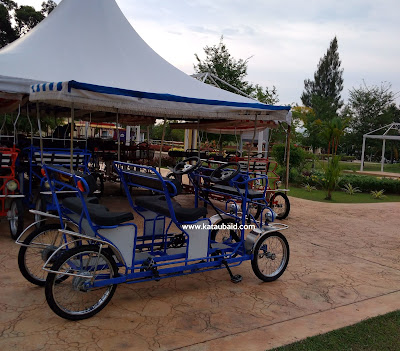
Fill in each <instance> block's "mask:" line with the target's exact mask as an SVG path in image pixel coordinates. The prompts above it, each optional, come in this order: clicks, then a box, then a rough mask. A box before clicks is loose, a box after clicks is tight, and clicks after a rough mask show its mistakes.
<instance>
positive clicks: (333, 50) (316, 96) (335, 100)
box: [301, 37, 343, 120]
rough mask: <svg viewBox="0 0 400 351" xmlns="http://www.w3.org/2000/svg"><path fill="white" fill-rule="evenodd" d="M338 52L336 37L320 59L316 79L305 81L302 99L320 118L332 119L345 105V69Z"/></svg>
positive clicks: (315, 74)
mask: <svg viewBox="0 0 400 351" xmlns="http://www.w3.org/2000/svg"><path fill="white" fill-rule="evenodd" d="M340 65H341V61H340V59H339V53H338V43H337V39H336V37H334V38H333V40H332V41H331V43H330V45H329V48H328V50H327V52H326V54H325V55H324V56H323V57H322V58H321V59H320V61H319V64H318V68H317V71H316V72H315V73H314V80H310V79H306V80H305V81H304V91H303V94H302V95H301V101H302V102H303V104H304V105H305V106H307V107H311V108H313V109H314V111H315V114H316V116H317V118H318V119H320V120H330V119H332V118H334V117H335V116H336V115H337V111H338V110H339V109H340V108H341V107H342V106H343V100H342V99H341V96H340V94H341V92H342V90H343V69H341V68H340Z"/></svg>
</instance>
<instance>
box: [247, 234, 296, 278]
mask: <svg viewBox="0 0 400 351" xmlns="http://www.w3.org/2000/svg"><path fill="white" fill-rule="evenodd" d="M289 253H290V251H289V244H288V242H287V240H286V238H285V237H284V236H283V235H282V234H281V233H279V232H274V233H270V234H268V233H267V234H264V235H262V236H261V237H260V238H259V239H258V241H257V243H256V245H255V247H254V251H253V259H252V260H251V267H252V268H253V272H254V274H255V275H256V276H257V277H258V278H259V279H261V280H263V281H264V282H272V281H274V280H276V279H278V278H279V277H280V276H281V275H282V274H283V272H284V271H285V270H286V267H287V265H288V263H289Z"/></svg>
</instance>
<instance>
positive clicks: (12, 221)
mask: <svg viewBox="0 0 400 351" xmlns="http://www.w3.org/2000/svg"><path fill="white" fill-rule="evenodd" d="M9 213H10V215H9V218H8V219H9V220H8V223H9V225H10V235H11V238H12V239H13V240H17V239H18V237H19V235H20V234H21V233H22V231H23V230H24V204H23V203H22V200H21V199H15V200H13V202H12V203H11V206H10V210H9Z"/></svg>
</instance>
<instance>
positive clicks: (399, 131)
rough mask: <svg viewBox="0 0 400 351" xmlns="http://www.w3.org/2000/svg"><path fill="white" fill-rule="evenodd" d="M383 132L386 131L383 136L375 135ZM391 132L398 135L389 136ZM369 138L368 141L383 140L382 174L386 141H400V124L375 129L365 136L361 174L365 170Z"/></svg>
mask: <svg viewBox="0 0 400 351" xmlns="http://www.w3.org/2000/svg"><path fill="white" fill-rule="evenodd" d="M381 130H385V131H384V133H383V134H374V133H376V132H378V131H381ZM390 131H395V132H397V134H398V135H391V134H389V132H390ZM367 138H368V139H380V140H383V145H382V159H381V172H383V165H384V163H385V147H386V140H400V123H392V124H388V125H386V126H384V127H381V128H378V129H375V130H373V131H372V132H369V133H367V134H364V136H363V145H362V152H361V167H360V171H361V172H362V171H363V170H364V156H365V142H366V139H367Z"/></svg>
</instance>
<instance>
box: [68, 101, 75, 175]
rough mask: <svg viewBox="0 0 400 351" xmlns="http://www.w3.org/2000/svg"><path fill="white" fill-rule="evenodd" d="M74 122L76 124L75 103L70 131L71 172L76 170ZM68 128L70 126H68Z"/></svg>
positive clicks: (72, 109)
mask: <svg viewBox="0 0 400 351" xmlns="http://www.w3.org/2000/svg"><path fill="white" fill-rule="evenodd" d="M74 124H75V108H74V104H72V105H71V131H70V141H71V144H70V148H71V156H70V168H71V173H73V172H74V129H75V127H74ZM67 129H68V128H67Z"/></svg>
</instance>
